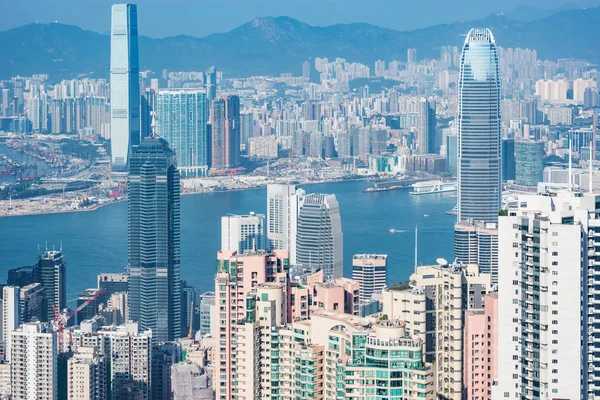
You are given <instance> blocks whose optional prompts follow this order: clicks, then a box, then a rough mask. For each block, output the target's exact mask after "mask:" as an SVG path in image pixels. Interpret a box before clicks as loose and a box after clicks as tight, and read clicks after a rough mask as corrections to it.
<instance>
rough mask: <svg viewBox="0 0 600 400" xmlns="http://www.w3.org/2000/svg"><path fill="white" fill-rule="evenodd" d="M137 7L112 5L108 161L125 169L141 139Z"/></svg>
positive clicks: (119, 168) (117, 167)
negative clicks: (109, 142)
mask: <svg viewBox="0 0 600 400" xmlns="http://www.w3.org/2000/svg"><path fill="white" fill-rule="evenodd" d="M140 97H141V93H140V75H139V60H138V26H137V6H136V5H135V4H113V6H112V24H111V32H110V114H111V116H110V132H111V133H110V136H111V153H112V157H111V163H112V168H113V169H115V170H121V171H122V170H126V169H127V167H128V165H129V158H130V156H131V148H132V146H136V145H138V144H139V143H140V141H141V133H140V130H141V123H140Z"/></svg>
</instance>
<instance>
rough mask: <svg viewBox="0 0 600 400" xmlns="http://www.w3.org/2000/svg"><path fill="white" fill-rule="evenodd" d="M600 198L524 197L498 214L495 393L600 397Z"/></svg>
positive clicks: (500, 395) (577, 194)
mask: <svg viewBox="0 0 600 400" xmlns="http://www.w3.org/2000/svg"><path fill="white" fill-rule="evenodd" d="M599 204H600V197H598V196H597V195H594V194H588V193H581V192H571V191H559V192H555V193H549V194H547V195H521V196H519V198H518V201H517V202H516V204H515V205H514V206H513V207H509V209H508V215H507V216H503V217H500V218H499V227H498V232H499V248H498V257H499V275H498V329H499V331H498V371H499V372H498V383H497V385H495V386H494V388H493V398H494V399H501V398H507V397H508V398H531V399H545V398H553V399H569V398H570V399H593V398H600V370H598V368H597V367H596V364H597V360H598V359H599V358H600V339H599V338H598V335H597V334H596V326H597V325H598V323H599V321H600V307H599V306H598V305H597V302H596V301H595V299H596V297H597V296H598V290H597V288H598V287H599V285H600V277H599V276H598V273H597V270H598V265H599V259H598V253H597V252H596V249H597V246H598V245H599V244H600V242H599V239H598V238H599V235H598V233H599V232H600V220H599V219H598V215H599V213H600V205H599Z"/></svg>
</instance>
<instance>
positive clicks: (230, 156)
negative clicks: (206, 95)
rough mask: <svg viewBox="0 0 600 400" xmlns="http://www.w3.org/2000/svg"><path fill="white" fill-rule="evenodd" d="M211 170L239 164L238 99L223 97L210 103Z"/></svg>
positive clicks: (235, 97)
mask: <svg viewBox="0 0 600 400" xmlns="http://www.w3.org/2000/svg"><path fill="white" fill-rule="evenodd" d="M211 128H212V153H211V154H212V162H211V168H214V169H222V168H233V167H237V166H238V165H239V163H240V98H239V97H238V96H225V97H223V98H221V99H216V100H215V101H213V103H212V113H211Z"/></svg>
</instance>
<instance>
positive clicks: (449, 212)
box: [446, 206, 458, 215]
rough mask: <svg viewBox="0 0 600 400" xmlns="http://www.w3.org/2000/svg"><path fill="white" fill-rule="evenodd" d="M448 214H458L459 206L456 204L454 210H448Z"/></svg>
mask: <svg viewBox="0 0 600 400" xmlns="http://www.w3.org/2000/svg"><path fill="white" fill-rule="evenodd" d="M446 214H448V215H457V214H458V208H457V206H454V208H453V209H452V210H448V211H446Z"/></svg>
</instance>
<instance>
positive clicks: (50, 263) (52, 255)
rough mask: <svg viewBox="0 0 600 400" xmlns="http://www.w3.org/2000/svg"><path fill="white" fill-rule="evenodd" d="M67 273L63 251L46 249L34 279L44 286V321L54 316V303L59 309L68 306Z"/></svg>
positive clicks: (34, 271) (34, 272)
mask: <svg viewBox="0 0 600 400" xmlns="http://www.w3.org/2000/svg"><path fill="white" fill-rule="evenodd" d="M66 273H67V272H66V265H65V262H64V260H63V254H62V251H56V250H47V251H45V252H44V253H43V254H42V255H41V256H40V258H39V260H38V263H37V265H36V266H35V267H34V270H33V275H34V280H35V282H39V283H41V284H42V286H43V287H44V309H45V310H44V311H43V312H42V321H43V322H48V321H51V320H52V319H53V318H54V305H56V306H57V307H58V310H59V311H62V309H63V308H65V307H66V306H67V276H66Z"/></svg>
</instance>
